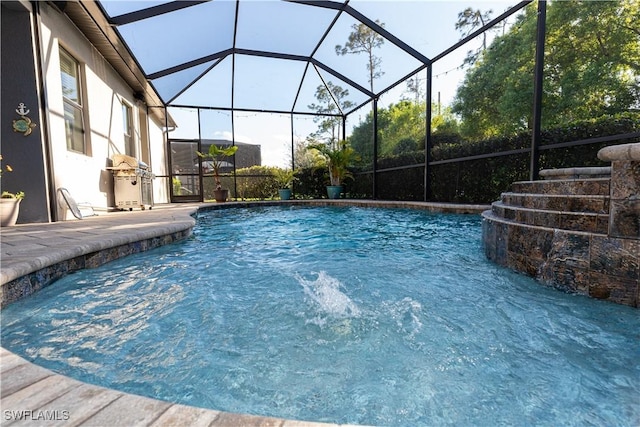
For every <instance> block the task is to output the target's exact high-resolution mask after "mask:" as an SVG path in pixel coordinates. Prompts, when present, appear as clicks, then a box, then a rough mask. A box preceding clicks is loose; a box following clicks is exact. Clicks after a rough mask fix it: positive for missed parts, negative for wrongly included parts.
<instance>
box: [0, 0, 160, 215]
mask: <svg viewBox="0 0 640 427" xmlns="http://www.w3.org/2000/svg"><path fill="white" fill-rule="evenodd" d="M7 3H10V5H9V6H8V7H6V6H5V2H3V3H2V52H1V53H2V124H3V126H2V155H3V157H4V159H5V161H6V163H8V164H10V165H11V166H12V168H13V169H14V171H15V172H12V173H10V174H5V176H4V177H3V182H2V186H3V189H6V190H7V191H24V192H25V193H26V197H25V199H24V200H23V202H22V204H21V213H20V216H19V218H18V223H28V222H48V221H52V220H53V221H55V220H64V219H70V218H72V215H71V213H70V212H69V210H68V209H67V208H66V206H65V205H64V203H63V202H62V201H61V200H59V199H58V195H57V193H56V190H57V189H58V188H61V187H64V188H66V189H68V190H69V192H70V194H71V195H72V196H73V198H74V199H75V200H76V201H77V202H79V203H82V202H86V203H89V204H91V205H92V206H93V207H94V208H95V209H97V210H100V209H113V208H114V207H115V197H114V194H113V177H112V174H111V172H110V171H109V170H108V169H107V168H108V167H109V166H111V158H112V156H113V155H114V154H125V136H124V126H123V118H122V117H123V115H122V103H123V102H124V103H126V104H127V105H128V106H130V107H131V118H132V123H133V132H132V137H133V139H134V141H135V147H136V148H135V152H136V153H135V157H137V158H138V159H139V160H141V161H144V162H145V163H147V164H148V165H149V166H150V167H151V168H152V172H153V173H155V174H157V175H163V174H164V175H167V168H166V163H167V162H166V155H165V151H166V150H165V143H164V140H165V134H164V133H163V128H164V123H159V122H158V121H157V119H156V118H155V116H153V115H150V114H149V112H148V111H147V110H148V108H147V106H146V104H145V103H144V102H143V101H140V100H139V99H138V98H139V96H138V97H136V96H135V95H134V91H133V89H132V88H131V87H130V86H129V85H128V84H127V83H126V82H125V80H124V79H123V78H122V77H121V76H120V75H119V74H118V72H117V71H116V70H115V69H114V68H113V67H112V66H111V65H110V64H109V63H108V61H107V60H106V59H105V58H104V57H103V56H102V55H101V54H100V53H99V52H98V50H97V49H96V48H95V47H94V46H93V45H92V44H91V42H90V41H89V40H88V39H87V38H86V37H85V36H84V34H83V33H82V32H81V31H80V30H79V29H78V28H77V27H76V26H75V25H74V24H73V23H72V22H71V21H70V20H69V18H68V17H67V16H66V15H65V14H64V13H61V11H59V10H58V9H56V8H55V7H54V6H53V5H52V4H50V3H48V2H38V3H37V8H36V10H32V5H31V4H30V3H29V2H7ZM38 47H40V55H38V53H39V52H38ZM61 48H62V49H64V50H65V51H66V52H68V53H69V54H70V55H71V56H72V57H73V58H74V59H75V60H76V61H77V62H78V63H79V68H80V82H81V92H82V104H83V113H84V130H85V143H86V152H85V153H78V152H74V151H70V150H69V149H67V141H66V132H65V120H64V102H63V94H62V78H61V72H60V49H61ZM40 64H41V72H39V70H38V68H39V66H40ZM40 76H42V79H40ZM20 102H22V103H24V104H25V105H26V106H27V108H28V109H29V110H30V114H29V117H30V118H31V119H32V120H33V121H34V123H36V124H37V126H36V127H35V128H34V130H33V132H32V134H31V135H29V136H26V137H25V136H24V135H21V134H19V133H16V132H14V131H13V130H12V127H11V120H13V119H17V118H19V116H18V115H17V113H16V112H15V110H16V108H17V107H18V104H19V103H20ZM5 161H3V164H4V163H5ZM5 178H6V179H5ZM167 182H168V180H167V179H158V180H156V181H155V182H154V202H155V203H166V202H168V201H169V195H168V193H169V190H168V183H167Z"/></svg>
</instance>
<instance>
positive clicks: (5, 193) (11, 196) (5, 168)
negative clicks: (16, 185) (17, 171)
mask: <svg viewBox="0 0 640 427" xmlns="http://www.w3.org/2000/svg"><path fill="white" fill-rule="evenodd" d="M1 161H2V154H0V162H1ZM5 172H13V168H12V167H11V165H7V164H5V165H4V166H3V165H1V164H0V177H2V175H4V173H5ZM0 197H2V198H3V199H17V200H22V199H24V192H23V191H18V192H17V193H11V192H9V191H4V190H2V195H1V196H0Z"/></svg>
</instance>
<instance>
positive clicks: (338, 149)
mask: <svg viewBox="0 0 640 427" xmlns="http://www.w3.org/2000/svg"><path fill="white" fill-rule="evenodd" d="M307 149H309V150H317V151H318V152H319V153H320V154H321V155H322V156H323V157H324V158H325V160H326V161H327V168H328V169H329V181H330V182H331V185H341V184H342V182H343V180H344V179H345V178H352V175H351V172H350V171H349V166H351V164H352V163H353V162H354V161H356V160H357V154H356V152H355V150H354V149H353V148H352V147H351V146H350V145H349V143H348V142H347V141H339V142H338V144H337V145H336V146H332V145H327V144H322V143H316V144H310V145H308V146H307Z"/></svg>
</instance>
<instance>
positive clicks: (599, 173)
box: [540, 166, 611, 180]
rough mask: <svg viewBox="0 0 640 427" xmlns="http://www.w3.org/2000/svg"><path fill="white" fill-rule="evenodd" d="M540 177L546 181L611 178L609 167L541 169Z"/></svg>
mask: <svg viewBox="0 0 640 427" xmlns="http://www.w3.org/2000/svg"><path fill="white" fill-rule="evenodd" d="M540 176H541V177H542V178H544V179H546V180H557V179H589V178H596V177H611V166H586V167H573V168H557V169H543V170H541V171H540Z"/></svg>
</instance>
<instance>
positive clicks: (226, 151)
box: [196, 144, 238, 189]
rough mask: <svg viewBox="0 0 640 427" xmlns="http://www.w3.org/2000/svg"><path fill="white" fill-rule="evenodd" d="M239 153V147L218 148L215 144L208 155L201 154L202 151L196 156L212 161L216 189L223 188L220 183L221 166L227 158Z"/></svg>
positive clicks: (211, 146)
mask: <svg viewBox="0 0 640 427" xmlns="http://www.w3.org/2000/svg"><path fill="white" fill-rule="evenodd" d="M236 151H238V146H236V145H232V146H230V147H226V148H225V147H222V146H220V147H218V146H217V145H215V144H211V145H210V146H209V151H208V152H207V153H201V152H200V151H196V154H197V155H198V156H199V157H201V158H202V159H205V160H209V161H211V168H212V169H213V176H214V178H215V181H216V188H218V189H220V188H222V184H221V182H220V166H221V165H222V162H223V161H224V159H225V157H231V156H233V155H234V154H236Z"/></svg>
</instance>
